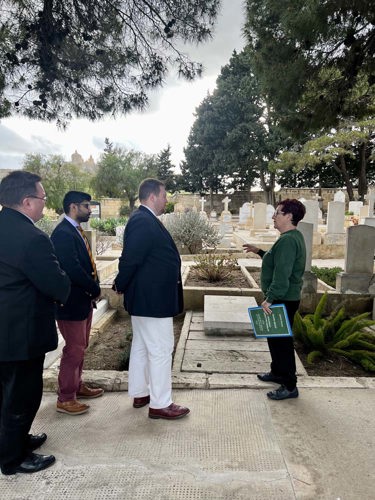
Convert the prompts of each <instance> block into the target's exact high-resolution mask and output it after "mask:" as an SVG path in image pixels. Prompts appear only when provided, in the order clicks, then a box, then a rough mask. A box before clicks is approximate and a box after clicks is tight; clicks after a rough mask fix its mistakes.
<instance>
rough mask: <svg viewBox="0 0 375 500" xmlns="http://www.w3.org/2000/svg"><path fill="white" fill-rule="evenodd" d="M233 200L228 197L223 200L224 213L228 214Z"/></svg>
mask: <svg viewBox="0 0 375 500" xmlns="http://www.w3.org/2000/svg"><path fill="white" fill-rule="evenodd" d="M231 201H232V200H230V199H229V198H228V196H226V197H225V198H224V199H223V200H222V203H224V211H225V212H228V205H229V203H230V202H231Z"/></svg>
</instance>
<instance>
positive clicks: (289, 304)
mask: <svg viewBox="0 0 375 500" xmlns="http://www.w3.org/2000/svg"><path fill="white" fill-rule="evenodd" d="M277 303H278V304H280V303H282V304H284V305H285V307H286V311H287V313H288V318H289V322H290V326H292V325H293V320H294V315H295V314H296V312H297V311H298V307H299V303H300V301H299V300H291V301H287V300H285V301H277ZM267 341H268V347H269V350H270V353H271V359H272V362H271V372H272V373H273V374H274V375H277V376H278V377H280V379H281V383H282V384H283V385H285V386H286V388H287V389H288V390H289V391H292V390H293V389H294V388H295V387H296V385H297V375H296V358H295V354H294V344H293V337H276V338H268V339H267Z"/></svg>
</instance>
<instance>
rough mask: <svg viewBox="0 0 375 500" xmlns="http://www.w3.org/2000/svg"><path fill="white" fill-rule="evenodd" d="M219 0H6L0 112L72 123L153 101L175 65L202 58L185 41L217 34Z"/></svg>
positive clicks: (190, 65)
mask: <svg viewBox="0 0 375 500" xmlns="http://www.w3.org/2000/svg"><path fill="white" fill-rule="evenodd" d="M219 3H220V2H219V0H173V1H167V0H159V1H149V0H133V1H132V2H129V1H125V0H64V1H60V0H23V1H12V0H2V2H1V11H0V16H1V17H0V19H1V30H0V49H1V53H2V54H3V57H2V58H1V59H0V117H1V116H6V115H9V114H14V113H15V112H18V113H20V114H22V115H25V116H28V117H31V118H39V119H43V120H57V122H58V123H59V124H60V125H65V124H66V123H67V122H68V121H69V120H70V119H71V117H72V115H75V116H77V117H87V118H89V119H92V120H94V119H98V118H101V117H102V116H104V115H116V114H119V113H126V112H128V111H130V110H131V109H134V108H143V107H144V106H145V105H146V104H147V92H148V91H149V90H150V89H151V88H154V87H156V86H159V85H160V84H161V83H162V81H163V80H164V78H165V76H166V74H167V72H168V69H169V68H170V67H171V66H175V67H176V68H177V71H178V74H179V75H180V76H183V77H185V78H187V79H193V78H195V77H196V76H197V75H199V74H200V73H201V71H202V65H201V64H198V63H195V62H192V61H191V60H190V59H189V58H188V57H187V56H186V54H184V53H182V52H181V50H180V47H181V46H182V43H183V42H187V41H189V42H202V41H204V40H205V39H207V38H208V37H209V36H210V32H211V31H210V30H211V27H212V25H213V22H214V20H215V18H216V15H217V11H218V7H219Z"/></svg>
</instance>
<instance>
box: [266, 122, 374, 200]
mask: <svg viewBox="0 0 375 500" xmlns="http://www.w3.org/2000/svg"><path fill="white" fill-rule="evenodd" d="M374 137H375V120H365V121H362V122H356V123H342V124H341V126H340V127H339V128H338V129H337V130H336V129H332V130H331V131H330V132H329V133H326V134H323V135H320V136H318V137H315V138H313V139H311V140H309V141H307V142H306V143H305V144H304V145H303V146H302V147H301V148H300V150H299V151H292V150H291V151H286V152H284V153H282V154H281V155H280V157H279V158H278V159H277V160H276V161H274V162H271V164H270V167H271V168H273V170H274V171H277V170H279V169H292V170H293V171H294V172H301V171H305V170H306V169H308V170H309V169H310V170H313V171H315V172H316V171H319V170H321V169H322V168H323V167H324V168H327V167H328V168H330V169H332V171H333V172H335V173H337V174H338V175H339V178H340V182H339V183H338V184H339V185H345V187H346V189H347V192H348V196H349V199H350V200H353V199H354V193H353V189H354V187H357V188H358V194H359V198H360V199H361V200H364V195H365V194H366V193H367V189H368V183H369V181H373V180H374V179H375V164H374V160H375V154H374V153H375V149H374V147H375V143H374Z"/></svg>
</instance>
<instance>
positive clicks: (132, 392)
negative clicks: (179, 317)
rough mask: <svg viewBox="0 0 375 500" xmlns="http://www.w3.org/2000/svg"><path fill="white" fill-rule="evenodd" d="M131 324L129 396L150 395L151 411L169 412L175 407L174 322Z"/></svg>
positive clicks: (137, 318) (139, 321)
mask: <svg viewBox="0 0 375 500" xmlns="http://www.w3.org/2000/svg"><path fill="white" fill-rule="evenodd" d="M131 321H132V327H133V340H132V346H131V351H130V360H129V377H128V393H129V396H131V397H133V398H141V397H144V396H148V395H150V408H166V407H167V406H169V405H170V404H171V403H172V352H173V346H174V334H173V318H147V317H144V316H132V317H131Z"/></svg>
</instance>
